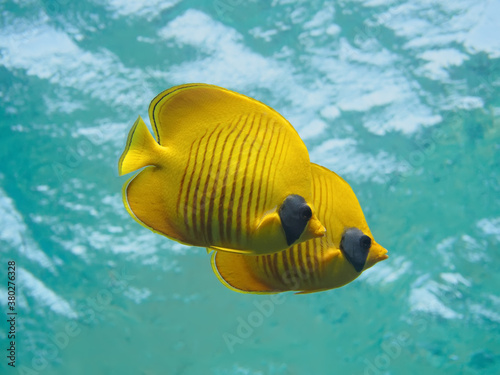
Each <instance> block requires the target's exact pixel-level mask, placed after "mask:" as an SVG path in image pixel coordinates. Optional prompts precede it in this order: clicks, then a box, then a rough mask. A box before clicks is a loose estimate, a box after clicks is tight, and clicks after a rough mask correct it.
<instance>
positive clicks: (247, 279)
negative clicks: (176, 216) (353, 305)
mask: <svg viewBox="0 0 500 375" xmlns="http://www.w3.org/2000/svg"><path fill="white" fill-rule="evenodd" d="M311 172H312V178H313V180H312V181H313V201H312V202H313V204H314V206H315V207H316V208H317V215H318V219H319V220H320V221H321V222H322V223H323V224H324V225H325V227H326V235H325V236H324V237H322V238H315V239H311V240H309V241H305V242H302V243H298V244H296V245H294V246H291V247H290V248H289V249H287V250H284V251H280V252H276V253H274V254H268V255H257V256H255V255H254V256H251V255H244V254H234V253H233V254H231V253H226V252H220V251H215V252H213V254H212V260H211V261H212V268H213V271H214V272H215V274H216V276H217V277H218V278H219V280H220V281H221V282H222V283H223V284H224V285H225V286H226V287H228V288H229V289H232V290H235V291H237V292H242V293H258V294H265V293H278V292H285V291H297V292H299V293H310V292H317V291H322V290H327V289H333V288H338V287H341V286H343V285H345V284H348V283H350V282H351V281H353V280H354V279H356V278H357V277H358V276H359V275H360V274H361V273H362V272H363V271H365V270H366V269H368V268H370V267H372V266H373V265H374V264H376V263H377V262H380V261H382V260H384V259H387V257H388V256H387V254H386V253H387V250H386V249H384V248H383V247H382V246H380V245H379V244H378V243H377V242H375V240H374V238H373V235H372V234H371V232H370V229H369V228H368V224H367V223H366V220H365V217H364V215H363V211H362V210H361V207H360V205H359V202H358V200H357V198H356V195H355V194H354V192H353V191H352V189H351V187H350V186H349V184H348V183H347V182H345V181H344V180H343V179H342V178H341V177H339V176H338V175H337V174H335V173H334V172H332V171H330V170H328V169H326V168H324V167H321V166H319V165H316V164H311Z"/></svg>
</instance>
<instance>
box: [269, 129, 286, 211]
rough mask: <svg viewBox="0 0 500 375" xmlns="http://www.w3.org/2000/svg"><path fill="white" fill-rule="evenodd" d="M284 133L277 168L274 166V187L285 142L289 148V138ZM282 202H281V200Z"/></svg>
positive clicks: (276, 163)
mask: <svg viewBox="0 0 500 375" xmlns="http://www.w3.org/2000/svg"><path fill="white" fill-rule="evenodd" d="M283 135H284V137H283V138H284V139H283V141H282V142H281V148H280V151H279V153H278V157H277V159H276V162H275V163H274V164H275V168H274V175H273V178H272V179H271V182H272V184H273V185H272V186H273V189H274V181H276V173H277V172H278V168H277V166H278V165H280V164H281V163H280V160H281V155H282V154H283V148H284V147H285V143H286V145H287V148H288V146H289V145H288V142H287V138H286V134H283ZM285 156H286V155H285ZM279 203H281V202H279Z"/></svg>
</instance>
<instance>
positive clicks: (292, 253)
mask: <svg viewBox="0 0 500 375" xmlns="http://www.w3.org/2000/svg"><path fill="white" fill-rule="evenodd" d="M296 252H297V247H295V246H292V247H290V248H288V258H290V269H291V270H292V271H291V274H290V277H291V278H292V283H293V286H294V287H295V288H297V287H298V286H299V283H298V270H297V264H296V263H295V253H296Z"/></svg>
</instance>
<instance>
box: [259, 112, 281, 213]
mask: <svg viewBox="0 0 500 375" xmlns="http://www.w3.org/2000/svg"><path fill="white" fill-rule="evenodd" d="M268 124H269V119H267V121H266V133H267V126H268ZM275 128H276V127H275V126H272V131H271V135H270V137H269V141H268V143H267V149H266V153H265V155H264V163H263V165H262V168H261V170H260V179H259V182H260V183H259V190H258V192H257V199H256V200H255V213H259V214H260V210H259V202H262V204H263V205H264V204H265V202H266V196H265V195H264V196H262V195H260V193H261V189H262V184H263V183H264V180H263V178H264V172H265V171H266V170H267V169H266V161H267V160H268V158H267V155H269V149H270V148H271V140H272V139H273V135H274V129H275ZM264 141H265V138H264V139H262V145H261V147H262V146H263V145H264ZM269 163H270V162H269ZM270 165H271V164H269V166H270Z"/></svg>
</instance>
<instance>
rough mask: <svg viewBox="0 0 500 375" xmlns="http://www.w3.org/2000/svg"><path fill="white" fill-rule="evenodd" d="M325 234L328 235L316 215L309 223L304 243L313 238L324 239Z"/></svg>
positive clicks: (304, 235)
mask: <svg viewBox="0 0 500 375" xmlns="http://www.w3.org/2000/svg"><path fill="white" fill-rule="evenodd" d="M325 234H326V228H325V227H324V225H323V224H321V221H319V219H318V218H317V217H316V215H314V214H313V215H312V216H311V218H310V219H309V223H308V225H307V227H306V230H305V231H304V234H303V239H304V241H305V240H310V239H313V238H318V237H323V236H325Z"/></svg>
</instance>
